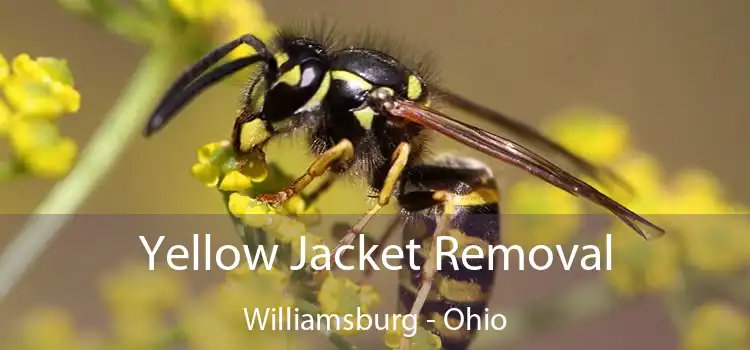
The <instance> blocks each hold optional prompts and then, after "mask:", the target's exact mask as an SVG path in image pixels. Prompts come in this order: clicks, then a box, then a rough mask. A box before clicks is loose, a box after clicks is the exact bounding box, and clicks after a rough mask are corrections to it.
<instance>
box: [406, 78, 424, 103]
mask: <svg viewBox="0 0 750 350" xmlns="http://www.w3.org/2000/svg"><path fill="white" fill-rule="evenodd" d="M422 91H423V90H422V82H421V81H419V78H417V77H416V76H414V75H410V76H409V82H408V84H407V85H406V97H408V98H409V99H410V100H417V99H419V98H420V97H421V96H422Z"/></svg>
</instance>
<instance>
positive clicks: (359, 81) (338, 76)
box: [331, 70, 372, 90]
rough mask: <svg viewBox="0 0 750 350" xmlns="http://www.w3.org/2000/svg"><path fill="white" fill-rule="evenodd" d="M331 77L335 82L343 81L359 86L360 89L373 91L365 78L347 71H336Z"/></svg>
mask: <svg viewBox="0 0 750 350" xmlns="http://www.w3.org/2000/svg"><path fill="white" fill-rule="evenodd" d="M331 76H332V77H333V79H334V80H343V81H346V82H349V83H353V84H356V85H359V88H360V89H362V90H372V84H370V83H369V82H367V80H365V79H364V78H362V77H360V76H359V75H356V74H354V73H352V72H347V71H345V70H335V71H333V72H331Z"/></svg>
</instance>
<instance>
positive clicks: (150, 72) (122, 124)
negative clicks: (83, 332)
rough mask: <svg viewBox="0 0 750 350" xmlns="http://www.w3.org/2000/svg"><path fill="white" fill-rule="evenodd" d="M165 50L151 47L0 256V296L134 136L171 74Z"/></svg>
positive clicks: (91, 189)
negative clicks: (68, 168)
mask: <svg viewBox="0 0 750 350" xmlns="http://www.w3.org/2000/svg"><path fill="white" fill-rule="evenodd" d="M171 64H172V60H171V56H170V55H169V54H168V53H167V52H150V53H149V54H148V55H147V56H146V57H145V58H144V59H143V61H142V62H141V64H140V65H139V67H138V69H137V70H136V72H135V74H134V76H133V78H132V80H131V81H130V83H129V85H128V87H127V88H126V90H125V91H124V92H123V93H122V95H121V96H120V99H119V100H118V101H117V103H116V104H115V106H114V108H113V109H112V110H111V111H110V112H109V114H108V115H107V116H106V117H105V119H104V122H103V123H102V124H101V125H100V126H99V128H98V129H97V130H96V132H95V134H94V135H93V136H92V138H91V141H89V143H88V145H87V147H86V148H85V149H84V150H83V152H81V155H80V159H79V160H78V162H77V164H76V166H75V167H74V168H73V170H72V171H71V172H70V174H68V176H67V177H66V178H65V179H63V180H62V181H60V182H58V183H57V184H56V185H55V187H54V188H53V189H52V190H51V191H50V192H49V194H48V195H47V197H46V198H45V199H44V200H43V201H42V203H41V204H39V206H38V207H37V208H36V209H35V210H34V215H33V216H32V217H31V219H30V220H29V221H28V222H27V223H26V225H25V226H24V227H23V229H22V230H21V232H20V233H18V235H17V236H16V238H15V239H14V240H13V241H12V242H11V243H10V244H8V246H7V247H6V248H5V251H4V252H3V254H2V255H1V256H0V300H2V299H4V298H5V297H6V296H7V294H8V293H9V292H10V290H11V288H13V286H14V285H15V284H16V283H17V282H18V280H19V279H20V278H21V277H22V276H23V274H24V273H25V272H26V271H27V270H28V269H29V268H30V267H31V265H32V264H33V263H34V262H35V260H37V259H38V258H39V257H40V256H41V254H42V253H43V252H44V250H45V249H46V248H47V246H48V245H49V244H50V243H52V241H53V239H54V238H55V237H56V236H57V233H58V232H59V230H60V228H62V226H63V225H65V223H66V222H67V221H68V220H69V219H70V218H71V217H72V214H74V213H75V212H76V211H77V210H78V208H79V207H80V206H81V205H82V204H83V202H84V201H85V200H86V199H87V198H88V197H89V195H90V194H91V193H92V192H93V191H94V190H95V189H96V187H97V186H98V185H99V183H100V182H101V180H102V179H104V177H105V176H106V175H107V174H108V173H109V172H110V170H112V168H113V167H114V165H115V164H116V162H117V160H118V159H119V158H120V154H121V153H122V152H123V150H124V149H125V147H126V146H127V145H128V144H129V141H130V140H131V139H132V138H133V136H134V135H136V134H137V133H138V132H139V131H140V129H141V127H142V125H143V123H144V122H145V120H144V119H145V118H146V117H147V116H148V112H149V109H150V108H152V106H153V103H154V102H155V99H156V98H157V97H158V94H159V92H160V91H161V89H162V88H163V86H164V84H165V82H167V79H168V77H169V74H170V73H171V69H170V66H171Z"/></svg>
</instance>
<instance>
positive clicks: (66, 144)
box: [24, 137, 78, 178]
mask: <svg viewBox="0 0 750 350" xmlns="http://www.w3.org/2000/svg"><path fill="white" fill-rule="evenodd" d="M77 152H78V146H77V145H76V143H75V141H73V139H71V138H69V137H61V138H60V139H59V140H58V142H57V143H56V144H55V145H53V146H49V147H40V148H39V149H36V150H35V151H34V152H32V153H29V154H28V155H27V156H26V157H25V158H24V163H25V164H26V168H27V169H28V170H29V171H30V172H31V173H33V174H34V175H37V176H39V177H41V178H58V177H61V176H63V175H65V174H67V173H68V172H69V171H70V169H71V168H72V167H73V164H74V163H75V159H76V154H77Z"/></svg>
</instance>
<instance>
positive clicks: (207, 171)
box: [190, 163, 219, 187]
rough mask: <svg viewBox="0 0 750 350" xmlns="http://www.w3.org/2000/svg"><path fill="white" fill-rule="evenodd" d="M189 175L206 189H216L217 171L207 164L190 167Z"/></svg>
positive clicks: (196, 164)
mask: <svg viewBox="0 0 750 350" xmlns="http://www.w3.org/2000/svg"><path fill="white" fill-rule="evenodd" d="M190 173H191V174H193V176H194V177H195V178H196V179H198V180H199V181H201V182H203V183H205V184H206V186H208V187H216V184H217V183H218V182H219V169H218V168H217V167H215V166H213V165H211V164H209V163H195V164H193V166H192V167H190Z"/></svg>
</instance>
